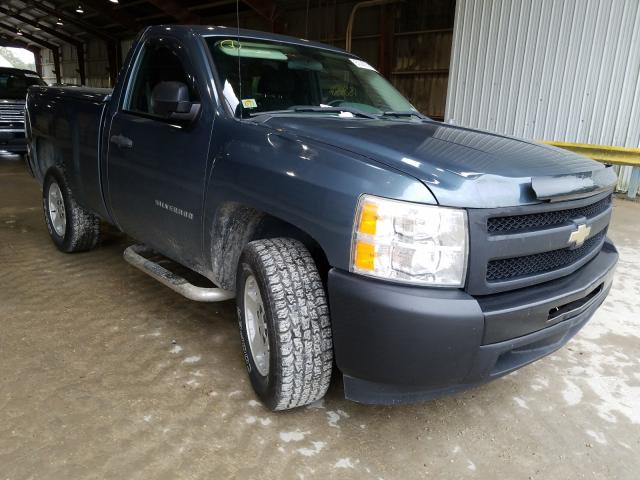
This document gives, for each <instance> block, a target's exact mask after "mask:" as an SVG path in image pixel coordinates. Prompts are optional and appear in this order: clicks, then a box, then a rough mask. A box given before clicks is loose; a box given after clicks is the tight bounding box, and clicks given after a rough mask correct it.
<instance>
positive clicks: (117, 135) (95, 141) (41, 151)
mask: <svg viewBox="0 0 640 480" xmlns="http://www.w3.org/2000/svg"><path fill="white" fill-rule="evenodd" d="M240 47H241V48H240ZM27 103H28V105H27V109H28V115H27V120H28V123H27V136H28V139H29V149H30V153H31V155H30V161H31V168H32V170H33V172H34V174H35V176H36V178H37V179H38V180H39V181H40V182H42V184H43V209H44V212H45V220H46V222H47V226H48V228H49V232H50V234H51V237H52V239H53V241H54V242H55V244H56V245H57V246H58V248H59V249H60V250H62V251H65V252H73V251H81V250H88V249H90V248H92V247H94V246H95V245H96V244H97V243H98V235H99V228H98V224H99V220H100V219H103V220H105V221H107V222H109V223H112V224H114V225H116V226H118V227H119V228H120V229H121V230H122V231H124V232H126V233H128V234H129V235H131V236H133V237H134V238H136V239H138V240H139V241H141V242H143V243H144V244H145V245H146V247H140V246H138V247H134V248H130V249H127V252H125V258H127V259H128V260H129V261H130V262H131V263H133V264H134V265H136V266H138V267H139V268H142V269H143V270H145V271H147V273H149V274H151V275H152V276H154V277H156V278H158V279H159V280H161V281H162V282H163V283H165V284H167V285H168V286H170V287H171V288H173V289H174V290H176V291H179V292H180V293H182V294H184V295H185V296H188V297H189V298H193V299H197V300H205V301H219V300H224V299H229V298H232V297H233V296H235V297H236V299H237V304H238V316H239V321H240V329H241V338H242V344H243V349H244V353H245V360H246V363H247V369H248V371H249V376H250V378H251V381H252V385H253V387H254V389H255V390H256V392H257V393H258V395H259V396H260V398H261V399H262V400H263V401H264V402H265V404H266V405H268V406H269V407H270V408H272V409H286V408H292V407H296V406H299V405H304V404H306V403H309V402H312V401H314V400H317V399H318V398H321V397H322V396H323V395H324V393H325V391H326V389H327V387H328V385H329V380H330V376H331V371H332V361H333V357H334V355H335V359H336V364H337V366H338V368H339V369H340V370H341V371H342V372H343V374H344V383H345V394H346V396H347V397H348V398H351V399H354V400H357V401H361V402H370V403H396V402H400V401H410V400H418V399H428V398H433V397H435V396H438V395H442V394H446V393H451V392H454V391H456V390H459V389H462V388H466V387H468V386H470V385H475V384H478V383H482V382H486V381H488V380H491V379H493V378H497V377H499V376H501V375H504V374H506V373H509V372H511V371H513V370H515V369H517V368H519V367H521V366H523V365H525V364H527V363H530V362H532V361H534V360H536V359H538V358H541V357H542V356H544V355H547V354H549V353H550V352H552V351H554V350H556V349H557V348H559V347H560V346H562V345H563V344H564V343H566V342H567V341H568V340H569V339H570V338H571V337H572V336H573V335H574V334H575V333H576V332H577V331H578V330H579V329H580V328H581V327H582V326H583V325H584V324H585V323H586V322H587V321H588V320H589V318H590V317H591V315H592V314H593V312H594V311H595V309H596V308H597V307H598V306H599V305H600V303H602V301H603V300H604V298H605V296H606V295H607V293H608V291H609V289H610V286H611V281H612V276H613V270H614V266H615V263H616V261H617V252H616V250H615V247H614V246H613V244H612V243H611V242H610V241H609V240H607V238H606V232H607V227H608V224H609V219H610V214H611V192H612V188H613V185H614V183H615V174H614V173H613V172H612V170H611V169H610V168H606V167H604V166H603V165H600V164H598V163H596V162H593V161H591V160H588V159H586V158H582V157H580V156H577V155H574V154H571V153H568V152H565V151H561V150H558V149H554V148H551V147H545V146H541V145H537V144H534V143H530V142H526V141H522V140H518V139H513V138H507V137H504V136H499V135H494V134H490V133H487V132H480V131H475V130H470V129H465V128H460V127H454V126H451V125H446V124H442V123H439V122H435V121H432V120H430V119H428V118H426V117H424V116H423V115H421V114H420V113H419V112H417V111H416V110H415V109H413V107H412V106H411V105H410V104H409V102H407V101H406V100H405V99H404V98H403V97H402V96H401V95H400V94H399V93H398V92H397V91H396V90H395V89H394V88H393V87H391V86H390V85H389V84H388V83H387V82H386V80H384V78H383V77H382V76H380V75H379V74H378V73H377V72H376V71H375V70H374V69H373V68H371V67H370V66H369V65H368V64H366V62H364V61H362V60H361V59H359V58H357V57H355V56H352V55H348V54H345V53H344V52H342V51H340V50H338V49H335V48H332V47H327V46H324V45H320V44H313V43H311V42H306V41H301V40H297V39H292V38H288V37H282V36H277V35H269V34H264V33H258V32H250V31H240V32H239V33H238V36H237V37H235V36H230V35H229V30H228V29H224V28H217V29H216V28H212V27H152V28H149V29H147V30H145V32H144V33H143V34H142V36H141V37H140V39H139V41H138V42H137V44H136V45H135V46H134V48H133V49H132V53H131V54H130V56H129V59H128V62H127V66H126V67H125V69H124V71H123V72H122V74H121V75H120V77H119V83H118V84H117V85H116V87H115V89H114V90H113V91H110V90H98V89H84V88H74V89H68V88H54V87H49V88H37V87H34V88H32V89H31V90H30V91H29V96H28V100H27ZM145 249H153V250H154V251H157V252H159V253H161V254H163V255H165V256H166V257H169V258H171V259H172V260H174V261H176V262H178V263H180V264H182V265H184V266H186V267H188V268H190V269H192V270H194V271H196V272H198V273H200V274H202V275H204V276H205V277H207V278H209V279H210V280H211V281H212V282H213V283H214V284H215V285H217V286H218V287H219V288H214V289H200V288H197V287H194V286H192V285H190V284H189V283H188V282H186V280H184V279H182V278H179V277H176V275H173V274H171V273H169V272H166V271H163V269H162V268H161V267H160V266H159V265H158V264H157V263H153V262H152V261H151V260H150V259H148V258H145V257H144V256H143V255H141V254H142V253H143V252H144V251H145Z"/></svg>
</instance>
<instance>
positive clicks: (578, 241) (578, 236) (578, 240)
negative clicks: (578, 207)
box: [569, 223, 591, 248]
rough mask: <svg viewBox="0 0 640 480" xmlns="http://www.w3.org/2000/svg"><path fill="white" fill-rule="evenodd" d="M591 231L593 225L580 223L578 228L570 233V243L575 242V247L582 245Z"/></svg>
mask: <svg viewBox="0 0 640 480" xmlns="http://www.w3.org/2000/svg"><path fill="white" fill-rule="evenodd" d="M590 233H591V227H589V226H587V225H585V224H584V223H581V224H580V225H578V229H577V230H576V231H574V232H571V235H569V245H571V244H573V246H574V247H576V248H578V247H581V246H582V244H583V243H584V241H585V240H586V239H587V237H588V236H589V234H590Z"/></svg>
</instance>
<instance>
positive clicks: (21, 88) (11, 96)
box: [0, 72, 45, 100]
mask: <svg viewBox="0 0 640 480" xmlns="http://www.w3.org/2000/svg"><path fill="white" fill-rule="evenodd" d="M31 85H45V83H44V81H43V80H42V79H41V78H40V77H39V76H38V74H37V73H31V72H0V99H4V100H23V99H24V98H25V97H26V96H27V88H29V87H30V86H31Z"/></svg>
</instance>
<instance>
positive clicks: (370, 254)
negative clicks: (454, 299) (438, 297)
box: [351, 195, 468, 287]
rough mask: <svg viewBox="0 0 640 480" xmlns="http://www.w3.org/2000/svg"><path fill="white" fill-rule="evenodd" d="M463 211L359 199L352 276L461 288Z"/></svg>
mask: <svg viewBox="0 0 640 480" xmlns="http://www.w3.org/2000/svg"><path fill="white" fill-rule="evenodd" d="M467 252H468V235H467V212H466V211H465V210H460V209H457V208H447V207H437V206H433V205H423V204H419V203H410V202H404V201H399V200H389V199H386V198H380V197H374V196H372V195H363V196H362V197H361V198H360V201H359V202H358V209H357V211H356V218H355V226H354V229H353V243H352V246H351V271H352V272H355V273H360V274H363V275H369V276H372V277H380V278H385V279H388V280H394V281H398V282H405V283H413V284H418V285H430V286H437V287H462V286H463V285H464V281H465V274H466V269H467Z"/></svg>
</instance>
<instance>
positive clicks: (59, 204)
mask: <svg viewBox="0 0 640 480" xmlns="http://www.w3.org/2000/svg"><path fill="white" fill-rule="evenodd" d="M42 209H43V211H44V220H45V223H46V224H47V229H48V230H49V236H51V240H53V243H54V244H55V245H56V247H58V250H60V251H62V252H66V253H71V252H83V251H86V250H91V249H92V248H94V247H95V246H96V245H97V244H98V239H99V237H100V219H99V218H98V217H97V216H96V215H94V214H92V213H89V212H87V211H86V210H85V209H84V208H82V207H81V206H80V205H78V204H77V203H76V201H75V199H74V198H73V194H72V193H71V189H70V188H69V185H68V184H67V182H66V180H65V179H64V176H63V175H62V174H61V173H60V172H59V171H57V170H51V171H50V172H49V173H47V176H46V178H45V181H44V186H43V189H42Z"/></svg>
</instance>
